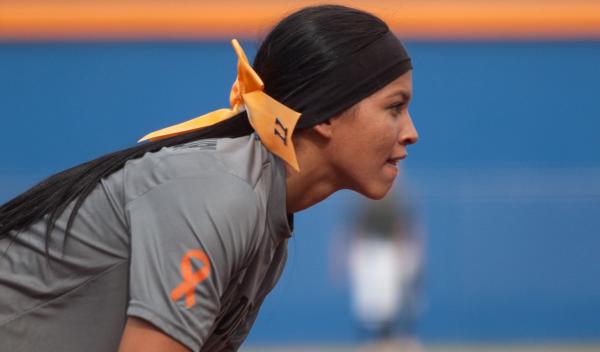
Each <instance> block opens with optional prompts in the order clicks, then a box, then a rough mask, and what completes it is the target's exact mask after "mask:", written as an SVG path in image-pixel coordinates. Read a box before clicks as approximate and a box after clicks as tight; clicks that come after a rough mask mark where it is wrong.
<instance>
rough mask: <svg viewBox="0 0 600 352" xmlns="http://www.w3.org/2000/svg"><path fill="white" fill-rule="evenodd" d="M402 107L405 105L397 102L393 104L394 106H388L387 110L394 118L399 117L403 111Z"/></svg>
mask: <svg viewBox="0 0 600 352" xmlns="http://www.w3.org/2000/svg"><path fill="white" fill-rule="evenodd" d="M404 105H405V104H404V102H403V101H402V102H397V103H394V104H392V105H390V106H389V107H388V109H389V110H391V111H392V114H393V115H394V116H396V115H400V114H401V113H402V110H403V109H404Z"/></svg>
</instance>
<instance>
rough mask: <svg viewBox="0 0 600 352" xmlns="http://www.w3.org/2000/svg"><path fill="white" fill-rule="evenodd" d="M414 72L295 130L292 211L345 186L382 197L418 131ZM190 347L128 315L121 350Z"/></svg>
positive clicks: (289, 188) (289, 192)
mask: <svg viewBox="0 0 600 352" xmlns="http://www.w3.org/2000/svg"><path fill="white" fill-rule="evenodd" d="M411 96H412V73H411V72H407V73H405V74H404V75H402V76H400V77H398V78H397V79H396V80H394V81H393V82H391V83H390V84H388V85H387V86H385V87H384V88H382V89H380V90H379V91H377V92H375V93H374V94H373V95H371V96H370V97H367V98H365V99H363V100H362V101H360V102H359V103H358V104H356V105H355V106H354V107H352V108H351V109H349V110H348V111H346V112H344V113H342V114H341V115H340V116H337V117H334V118H332V119H330V120H328V121H326V122H323V123H321V124H319V125H316V126H314V127H312V128H309V129H307V130H304V131H299V132H297V133H295V134H294V145H295V147H296V156H297V158H298V162H299V165H300V168H301V171H300V172H296V171H294V170H293V169H292V168H290V167H288V166H286V207H287V212H288V213H295V212H297V211H300V210H303V209H306V208H309V207H310V206H312V205H314V204H316V203H318V202H320V201H322V200H323V199H325V198H327V197H329V196H330V195H331V194H333V193H335V192H336V191H338V190H341V189H351V190H354V191H356V192H359V193H361V194H363V195H365V196H367V197H369V198H374V199H380V198H383V196H385V194H386V193H387V192H388V191H389V189H390V188H391V187H392V183H393V182H394V178H395V177H396V175H397V173H398V168H397V163H398V161H400V160H402V159H404V158H405V157H406V155H407V151H406V148H407V146H408V145H410V144H414V143H416V142H417V139H418V134H417V131H416V129H415V126H414V125H413V123H412V120H411V117H410V114H409V113H408V104H409V100H410V97H411ZM142 351H143V352H164V351H169V352H189V351H190V350H189V349H188V348H187V347H185V346H184V345H182V344H181V343H179V342H178V341H177V340H174V339H173V338H171V337H169V336H168V335H166V334H165V333H164V332H162V331H161V330H159V329H158V328H157V327H155V326H153V325H152V324H150V323H148V322H146V321H144V320H142V319H138V318H134V317H130V318H128V319H127V323H126V325H125V330H124V332H123V337H122V338H121V345H120V347H119V352H142Z"/></svg>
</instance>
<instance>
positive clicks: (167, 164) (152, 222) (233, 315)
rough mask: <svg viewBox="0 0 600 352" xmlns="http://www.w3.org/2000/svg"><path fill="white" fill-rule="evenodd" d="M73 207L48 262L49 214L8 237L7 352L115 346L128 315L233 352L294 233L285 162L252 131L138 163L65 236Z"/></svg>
mask: <svg viewBox="0 0 600 352" xmlns="http://www.w3.org/2000/svg"><path fill="white" fill-rule="evenodd" d="M70 209H71V207H69V208H67V211H66V212H65V213H64V214H63V215H62V216H61V217H60V218H59V219H58V221H57V222H56V229H55V230H54V231H53V232H52V236H51V241H50V245H49V258H47V257H46V252H45V242H44V235H43V233H44V230H45V228H46V224H45V222H44V221H39V222H37V223H35V224H34V225H32V226H31V227H30V228H28V229H26V230H25V231H23V232H21V233H20V234H19V235H18V236H17V237H16V238H15V239H14V241H13V239H6V238H5V239H2V240H0V251H2V252H1V253H0V351H13V352H17V351H38V350H39V351H41V350H44V351H63V352H69V351H77V352H80V351H86V352H94V351H116V350H117V349H118V345H119V341H120V338H121V335H122V331H123V327H124V324H125V321H126V319H127V316H134V317H139V318H142V319H145V320H147V321H149V322H150V323H152V324H153V325H155V326H156V327H158V328H159V329H161V330H162V331H163V332H165V333H166V334H168V335H169V336H171V337H172V338H174V339H176V340H178V341H179V342H181V343H182V344H184V345H186V346H188V347H189V348H190V349H192V350H193V351H200V350H201V351H211V352H213V351H235V350H237V349H238V347H239V346H240V344H241V343H242V342H243V340H244V339H245V337H246V335H247V334H248V331H249V329H250V327H251V326H252V324H253V323H254V320H255V318H256V315H257V313H258V310H259V307H260V305H261V304H262V302H263V300H264V299H265V296H266V295H267V293H268V292H269V291H270V290H271V289H272V287H273V286H274V285H275V283H276V282H277V280H278V279H279V277H280V275H281V272H282V270H283V267H284V264H285V260H286V256H287V239H288V238H289V237H290V234H291V230H290V227H289V224H288V219H287V216H286V211H285V172H284V167H283V162H282V161H281V160H280V159H278V158H277V157H274V156H273V155H272V154H271V153H269V152H268V151H267V150H266V149H265V148H264V146H263V145H262V144H261V143H260V141H258V140H257V139H256V138H255V137H254V136H247V137H241V138H236V139H225V138H224V139H212V140H200V141H196V142H191V143H187V144H183V145H180V146H177V147H170V148H163V149H162V150H160V151H158V152H155V153H147V154H146V155H145V156H144V157H142V158H139V159H135V160H130V161H128V162H127V163H126V165H125V166H124V167H123V168H122V169H121V170H119V171H117V172H115V173H114V174H112V175H110V176H109V177H107V178H105V179H104V180H102V182H100V183H99V184H98V186H97V187H96V188H95V189H94V191H93V192H92V193H91V194H90V195H89V196H88V197H87V198H86V199H85V201H84V202H83V205H82V206H81V208H80V209H79V212H78V213H77V217H76V219H75V222H74V223H73V227H72V230H71V234H70V235H69V236H68V237H65V235H64V232H65V231H64V230H65V228H66V222H67V217H68V214H69V213H70ZM13 237H14V236H13ZM11 242H12V243H11Z"/></svg>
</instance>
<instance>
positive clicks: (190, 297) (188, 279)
mask: <svg viewBox="0 0 600 352" xmlns="http://www.w3.org/2000/svg"><path fill="white" fill-rule="evenodd" d="M192 259H196V260H199V261H200V262H201V263H202V267H201V268H200V270H198V271H194V270H193V268H192ZM180 268H181V276H182V277H183V281H182V282H181V284H179V286H177V287H176V288H175V289H173V291H171V299H172V300H173V301H177V300H179V299H180V298H181V297H183V296H185V306H186V307H187V308H191V307H192V306H193V305H194V304H195V303H196V298H195V296H194V291H195V289H196V286H197V285H198V284H199V283H201V282H202V281H204V280H206V278H208V275H209V274H210V261H209V260H208V256H207V255H206V253H204V252H203V251H201V250H199V249H192V250H190V251H188V252H187V253H186V254H185V255H184V256H183V257H182V258H181V267H180Z"/></svg>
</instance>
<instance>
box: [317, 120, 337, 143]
mask: <svg viewBox="0 0 600 352" xmlns="http://www.w3.org/2000/svg"><path fill="white" fill-rule="evenodd" d="M312 129H313V130H314V131H315V132H316V133H317V134H318V135H320V136H322V137H325V138H327V139H330V138H331V136H332V135H333V128H332V125H331V120H330V119H328V120H326V121H323V122H321V123H319V124H317V125H314V126H313V127H312Z"/></svg>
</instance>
